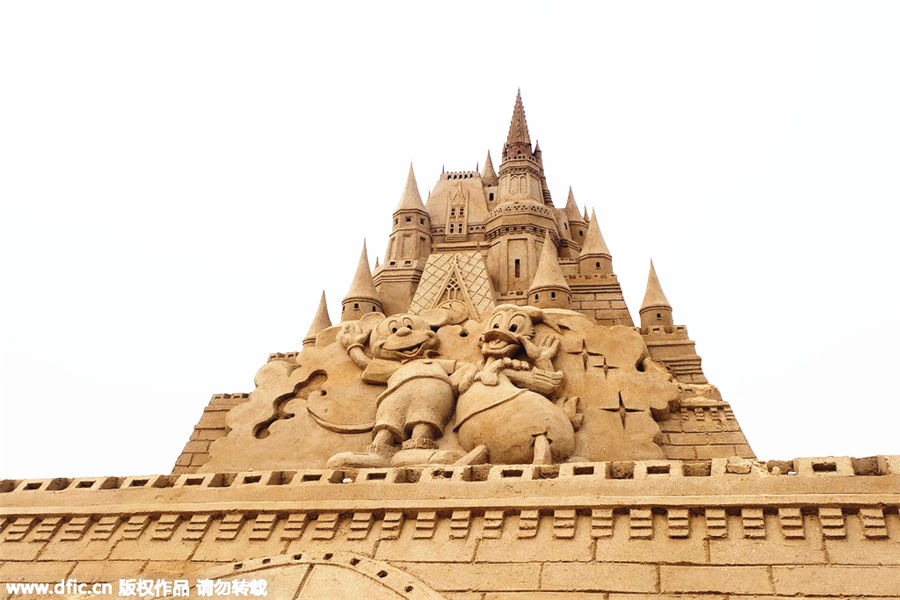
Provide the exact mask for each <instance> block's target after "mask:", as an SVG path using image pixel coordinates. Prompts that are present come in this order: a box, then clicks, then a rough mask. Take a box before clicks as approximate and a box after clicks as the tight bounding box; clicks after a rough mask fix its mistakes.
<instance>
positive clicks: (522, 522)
mask: <svg viewBox="0 0 900 600" xmlns="http://www.w3.org/2000/svg"><path fill="white" fill-rule="evenodd" d="M540 516H541V515H540V512H539V511H537V510H523V511H520V512H519V530H518V534H517V535H518V537H519V538H533V537H534V536H536V535H537V529H538V519H540Z"/></svg>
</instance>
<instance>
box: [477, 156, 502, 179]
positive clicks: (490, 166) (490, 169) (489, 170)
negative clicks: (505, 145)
mask: <svg viewBox="0 0 900 600" xmlns="http://www.w3.org/2000/svg"><path fill="white" fill-rule="evenodd" d="M481 180H482V181H483V182H484V185H499V183H500V178H499V177H497V173H496V171H494V162H493V161H492V160H491V151H490V150H488V153H487V158H486V159H485V160H484V169H483V170H482V171H481Z"/></svg>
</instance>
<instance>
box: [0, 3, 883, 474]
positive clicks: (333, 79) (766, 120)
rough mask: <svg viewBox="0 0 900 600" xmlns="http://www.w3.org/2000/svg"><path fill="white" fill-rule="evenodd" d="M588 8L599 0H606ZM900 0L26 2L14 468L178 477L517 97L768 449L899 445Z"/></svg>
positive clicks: (2, 272) (12, 43) (9, 165)
mask: <svg viewBox="0 0 900 600" xmlns="http://www.w3.org/2000/svg"><path fill="white" fill-rule="evenodd" d="M585 6H587V5H585ZM898 30H900V4H898V3H896V2H864V3H863V2H853V3H851V2H826V1H823V0H816V1H814V2H784V1H778V2H764V1H759V2H752V3H733V2H721V1H715V2H677V3H676V2H622V3H602V4H600V3H597V4H591V5H590V9H589V10H583V7H581V6H579V7H577V8H576V6H574V5H572V6H570V5H563V4H562V3H552V5H551V4H550V3H540V4H538V3H530V2H526V1H524V0H520V1H517V2H513V3H509V4H505V3H499V2H496V3H495V2H491V3H464V2H454V3H452V4H451V3H444V4H443V5H440V6H438V5H432V4H427V5H426V4H425V3H409V4H386V3H373V2H369V3H362V4H358V5H351V4H346V3H325V2H320V3H316V4H315V5H312V3H310V4H309V5H307V4H301V3H295V2H252V3H251V2H248V3H235V2H227V1H223V0H216V1H215V2H184V1H178V2H163V1H157V2H143V3H134V2H124V1H121V0H116V1H112V2H78V3H75V2H41V3H37V2H16V3H14V2H5V3H2V4H0V281H2V295H0V423H2V429H0V431H2V433H0V476H6V477H49V476H59V475H68V476H77V475H85V476H87V475H107V474H109V475H126V474H137V473H157V472H168V471H169V470H170V469H171V467H172V464H173V463H174V461H175V458H176V457H177V456H178V454H179V453H180V451H181V449H182V447H183V445H184V443H185V441H186V440H187V439H188V436H189V435H190V433H191V431H192V427H193V425H194V423H195V422H196V421H197V419H198V418H199V416H200V414H201V412H202V410H203V407H204V406H205V405H206V403H207V401H208V399H209V397H210V396H211V395H212V394H213V393H216V392H249V391H252V389H253V383H252V382H253V375H254V374H255V372H256V370H257V369H258V368H259V367H260V366H261V365H262V364H263V363H264V362H265V360H266V357H267V355H268V354H269V353H270V352H275V351H292V350H297V349H298V348H299V346H300V340H301V339H302V337H303V335H304V334H305V332H306V329H307V327H308V325H309V322H310V320H311V318H312V316H313V313H314V311H315V306H316V303H317V301H318V297H319V293H320V291H321V289H322V288H324V289H325V290H326V292H327V294H328V299H329V308H330V310H331V314H332V316H337V315H338V314H339V310H340V300H341V298H342V297H343V295H344V293H345V292H346V290H347V287H348V286H349V283H350V278H351V277H352V274H353V271H354V268H355V265H356V261H357V258H358V255H359V247H360V243H361V241H362V238H363V237H367V238H368V239H369V243H370V246H369V247H370V256H371V258H372V259H373V260H374V258H375V256H376V255H382V254H383V253H384V248H385V245H386V243H387V235H388V232H389V226H390V217H391V212H392V211H393V209H394V207H395V205H396V203H397V201H398V199H399V196H400V192H401V191H402V189H403V185H404V182H405V177H406V171H407V168H408V163H409V161H410V160H412V161H413V163H414V165H415V169H416V174H417V176H418V180H419V184H420V187H421V193H422V195H423V197H424V196H425V194H426V193H427V192H428V189H429V188H430V187H431V186H433V185H434V182H435V181H436V180H437V177H438V175H439V174H440V171H441V165H442V164H445V165H446V166H447V169H448V170H462V169H471V168H474V167H475V163H476V161H480V162H482V164H483V160H484V155H485V152H486V150H487V149H488V148H490V149H491V151H492V154H493V156H494V159H495V164H496V165H499V159H500V150H501V147H502V143H503V141H504V140H505V136H506V132H507V127H508V124H509V118H510V115H511V113H512V107H513V100H514V98H515V92H516V88H517V87H519V86H521V88H522V93H523V98H524V102H525V108H526V112H527V115H528V125H529V128H530V130H531V135H532V138H533V139H534V138H537V139H539V140H540V142H541V149H542V150H543V151H544V164H545V168H546V171H547V175H548V180H549V184H550V189H551V192H552V193H553V197H554V201H555V202H556V204H557V206H562V205H563V204H564V202H565V194H566V190H567V188H568V186H569V185H570V184H571V185H572V186H573V187H574V190H575V196H576V199H577V200H578V202H579V204H580V205H582V206H583V205H584V204H585V203H586V204H588V205H589V206H590V207H594V208H596V210H597V214H598V216H599V218H600V222H601V228H602V229H603V233H604V236H605V237H606V241H607V243H608V245H609V247H610V249H611V250H612V254H613V265H614V269H615V271H616V273H617V274H618V275H619V279H620V281H621V284H622V287H623V289H624V291H625V296H626V299H627V300H628V303H629V308H630V309H631V311H632V315H633V316H634V318H635V319H637V318H638V315H637V309H638V308H639V307H640V301H641V298H642V297H643V292H644V284H645V281H646V275H647V264H648V261H649V259H650V257H651V256H652V257H653V258H654V261H655V263H656V267H657V271H658V272H659V276H660V279H661V280H662V284H663V287H664V289H665V292H666V294H667V296H668V298H669V300H670V301H671V302H672V304H673V306H674V310H675V320H676V322H677V323H683V324H685V325H687V327H688V330H689V332H690V334H691V337H692V338H693V339H694V340H695V341H696V342H697V349H698V351H699V353H700V355H701V356H702V357H703V366H704V370H705V372H706V374H707V376H708V377H709V379H710V380H711V381H712V382H713V383H714V384H716V385H718V386H719V387H720V389H721V390H722V393H723V395H724V397H725V399H726V400H728V401H730V402H731V404H732V406H733V407H734V411H735V413H736V415H737V417H738V419H739V421H740V423H741V425H742V426H743V428H744V431H745V433H746V434H747V437H748V438H749V440H750V443H751V444H752V446H753V447H754V449H755V450H756V452H757V454H758V455H759V456H760V457H761V458H764V459H768V458H779V459H783V458H792V457H795V456H822V455H848V454H849V455H853V456H868V455H872V454H878V453H880V454H891V453H893V454H900V441H898V436H897V417H898V415H900V410H898V408H897V405H898V400H900V393H898V389H897V380H896V378H895V374H896V369H897V368H898V363H900V360H898V351H897V344H896V340H897V337H898V329H900V310H898V308H897V306H896V303H897V298H898V284H897V275H896V272H895V263H896V260H897V258H898V255H900V252H898V251H900V241H898V207H897V203H898V198H900V178H898V164H900V110H898V106H900V68H898V67H900V65H898V63H900V36H898V35H897V32H898Z"/></svg>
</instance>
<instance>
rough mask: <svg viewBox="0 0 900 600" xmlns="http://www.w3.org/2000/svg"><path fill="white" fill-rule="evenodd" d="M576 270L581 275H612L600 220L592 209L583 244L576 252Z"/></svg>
mask: <svg viewBox="0 0 900 600" xmlns="http://www.w3.org/2000/svg"><path fill="white" fill-rule="evenodd" d="M578 272H579V273H581V274H582V275H612V255H611V254H610V253H609V248H607V247H606V241H605V240H604V239H603V234H602V233H600V221H599V220H598V219H597V213H596V212H594V211H591V218H590V220H589V222H588V229H587V235H585V236H584V245H583V246H582V247H581V252H580V253H579V254H578Z"/></svg>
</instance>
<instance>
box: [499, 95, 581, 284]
mask: <svg viewBox="0 0 900 600" xmlns="http://www.w3.org/2000/svg"><path fill="white" fill-rule="evenodd" d="M499 179H500V185H499V189H498V193H499V198H497V200H496V201H495V202H494V203H490V196H489V197H488V202H489V207H490V214H489V217H488V221H487V223H485V232H484V236H485V239H486V240H487V241H489V242H490V244H491V245H490V247H489V248H488V256H487V264H488V271H489V273H490V275H491V282H492V284H493V285H494V289H495V290H496V291H497V292H498V294H499V298H498V300H500V301H505V300H514V299H517V298H520V297H521V294H522V292H525V291H526V290H527V289H528V285H529V283H530V282H531V281H532V280H533V279H534V277H535V274H536V272H537V266H538V262H539V257H540V254H541V246H542V244H543V243H544V239H545V238H550V240H551V242H552V243H553V244H554V245H556V244H559V243H560V232H559V226H558V224H557V223H558V216H557V209H555V208H554V207H553V203H552V201H551V200H550V192H549V190H548V189H547V185H546V181H545V180H544V172H543V169H542V167H541V164H540V161H539V160H538V158H537V157H535V155H534V153H533V152H532V149H531V137H530V136H529V133H528V123H527V122H526V121H525V108H524V106H523V105H522V94H521V93H519V94H516V104H515V107H514V108H513V115H512V120H511V121H510V125H509V133H508V134H507V136H506V144H505V145H504V146H503V162H502V163H501V164H500V176H499ZM569 243H571V242H569Z"/></svg>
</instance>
